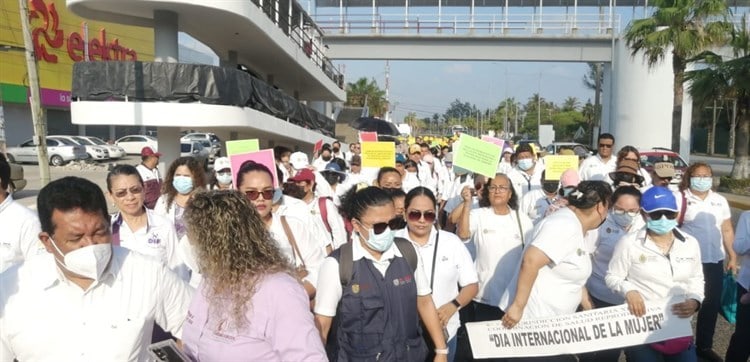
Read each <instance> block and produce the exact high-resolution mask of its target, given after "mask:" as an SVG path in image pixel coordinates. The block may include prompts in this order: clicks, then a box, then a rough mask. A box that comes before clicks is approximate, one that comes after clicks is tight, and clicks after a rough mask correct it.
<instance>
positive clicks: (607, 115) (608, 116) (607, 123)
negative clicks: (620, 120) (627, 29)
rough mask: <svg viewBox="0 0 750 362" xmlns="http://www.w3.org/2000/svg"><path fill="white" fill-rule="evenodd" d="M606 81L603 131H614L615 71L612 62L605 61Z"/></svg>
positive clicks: (603, 102)
mask: <svg viewBox="0 0 750 362" xmlns="http://www.w3.org/2000/svg"><path fill="white" fill-rule="evenodd" d="M602 75H603V78H604V81H603V82H602V100H601V102H602V123H601V127H600V132H601V133H612V124H611V121H612V108H613V105H612V101H613V99H612V93H613V91H614V84H615V83H614V81H615V80H614V76H615V75H614V73H613V72H612V63H604V67H603V68H602ZM597 136H598V134H595V135H594V139H593V141H592V144H593V143H594V142H596V139H597Z"/></svg>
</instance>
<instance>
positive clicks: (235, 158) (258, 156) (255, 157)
mask: <svg viewBox="0 0 750 362" xmlns="http://www.w3.org/2000/svg"><path fill="white" fill-rule="evenodd" d="M246 161H255V162H256V163H260V164H262V165H264V166H266V167H268V170H269V171H271V176H272V177H273V187H274V188H278V187H279V180H278V176H277V175H276V161H275V160H274V158H273V150H271V149H268V150H260V151H257V152H250V153H243V154H239V155H231V156H229V162H230V163H231V164H232V180H234V181H235V182H236V181H237V172H238V171H239V170H240V167H241V166H242V164H243V163H245V162H246ZM236 186H237V185H235V187H236Z"/></svg>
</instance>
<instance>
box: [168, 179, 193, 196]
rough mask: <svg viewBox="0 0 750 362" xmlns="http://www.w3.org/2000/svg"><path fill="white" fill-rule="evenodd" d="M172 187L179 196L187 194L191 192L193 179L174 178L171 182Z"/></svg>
mask: <svg viewBox="0 0 750 362" xmlns="http://www.w3.org/2000/svg"><path fill="white" fill-rule="evenodd" d="M172 186H174V189H175V190H177V192H179V193H180V194H183V195H185V194H189V193H190V191H193V178H192V177H188V176H175V177H174V180H172Z"/></svg>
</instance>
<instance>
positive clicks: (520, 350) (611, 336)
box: [466, 299, 693, 358]
mask: <svg viewBox="0 0 750 362" xmlns="http://www.w3.org/2000/svg"><path fill="white" fill-rule="evenodd" d="M679 302H680V301H679V300H674V299H673V300H670V301H663V302H649V303H646V314H644V315H643V316H642V317H636V316H634V315H632V314H630V312H629V311H628V306H627V304H623V305H618V306H614V307H609V308H601V309H593V310H589V311H585V312H579V313H573V314H568V315H561V316H555V317H550V318H544V319H529V320H526V319H521V322H520V323H518V325H516V326H515V327H514V328H512V329H506V328H505V327H503V325H502V324H501V322H500V321H490V322H476V323H467V324H466V329H467V331H468V333H469V339H470V341H471V349H472V352H473V353H474V357H475V358H503V357H532V356H554V355H562V354H577V353H584V352H592V351H599V350H605V349H613V348H622V347H628V346H635V345H640V344H646V343H653V342H660V341H664V340H668V339H672V338H678V337H685V336H691V335H692V333H693V331H692V328H691V326H690V320H691V318H679V317H677V316H675V315H673V314H672V312H671V306H672V305H673V304H675V303H679Z"/></svg>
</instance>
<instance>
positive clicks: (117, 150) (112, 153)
mask: <svg viewBox="0 0 750 362" xmlns="http://www.w3.org/2000/svg"><path fill="white" fill-rule="evenodd" d="M78 137H79V138H81V139H83V140H85V141H87V142H89V143H90V144H93V145H97V146H102V147H105V148H106V149H107V151H109V158H122V157H125V155H126V153H125V149H124V148H122V147H120V146H118V145H110V144H109V143H107V142H104V141H102V139H101V138H99V137H93V136H78Z"/></svg>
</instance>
